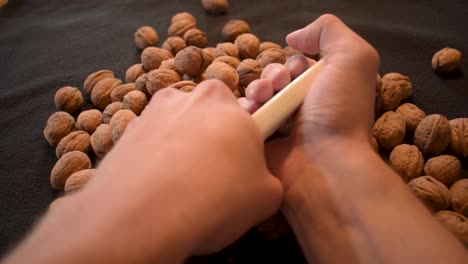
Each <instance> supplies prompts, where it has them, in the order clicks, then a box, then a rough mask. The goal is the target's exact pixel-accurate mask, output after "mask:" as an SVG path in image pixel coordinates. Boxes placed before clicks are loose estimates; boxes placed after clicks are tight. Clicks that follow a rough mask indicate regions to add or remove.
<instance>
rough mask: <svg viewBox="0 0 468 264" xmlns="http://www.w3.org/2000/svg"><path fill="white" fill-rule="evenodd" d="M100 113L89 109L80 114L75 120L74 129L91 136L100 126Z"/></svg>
mask: <svg viewBox="0 0 468 264" xmlns="http://www.w3.org/2000/svg"><path fill="white" fill-rule="evenodd" d="M102 121H103V118H102V113H101V111H99V110H96V109H91V110H86V111H83V112H81V113H80V115H79V116H78V119H77V120H76V128H77V129H78V130H84V131H86V132H88V133H89V134H92V133H93V132H94V131H95V130H96V128H97V127H98V126H100V125H101V124H102Z"/></svg>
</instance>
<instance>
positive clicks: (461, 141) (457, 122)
mask: <svg viewBox="0 0 468 264" xmlns="http://www.w3.org/2000/svg"><path fill="white" fill-rule="evenodd" d="M449 123H450V127H451V137H450V144H449V146H450V149H451V150H452V151H453V152H455V153H456V154H457V155H460V156H461V157H464V158H466V157H468V118H456V119H452V120H450V122H449Z"/></svg>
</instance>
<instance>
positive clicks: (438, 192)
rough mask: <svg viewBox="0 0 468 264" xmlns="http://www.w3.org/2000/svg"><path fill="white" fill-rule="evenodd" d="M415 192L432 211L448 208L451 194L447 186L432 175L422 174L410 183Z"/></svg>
mask: <svg viewBox="0 0 468 264" xmlns="http://www.w3.org/2000/svg"><path fill="white" fill-rule="evenodd" d="M408 186H409V187H410V188H411V190H412V191H413V193H414V194H415V195H416V196H417V197H418V198H419V199H420V200H421V201H422V202H423V203H424V204H425V205H426V206H427V207H428V208H429V209H431V210H432V211H439V210H444V209H447V207H448V206H449V203H450V195H449V190H448V189H447V187H446V186H445V185H444V184H442V183H441V182H439V181H437V180H436V179H434V178H433V177H431V176H422V177H419V178H416V179H413V180H411V181H410V182H409V183H408Z"/></svg>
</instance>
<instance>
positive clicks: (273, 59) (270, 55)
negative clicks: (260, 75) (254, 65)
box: [257, 48, 286, 68]
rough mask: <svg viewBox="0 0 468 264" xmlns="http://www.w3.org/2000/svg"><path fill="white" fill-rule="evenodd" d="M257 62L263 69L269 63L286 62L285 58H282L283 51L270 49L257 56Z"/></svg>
mask: <svg viewBox="0 0 468 264" xmlns="http://www.w3.org/2000/svg"><path fill="white" fill-rule="evenodd" d="M257 61H258V63H260V65H261V66H262V67H263V68H265V67H266V66H267V65H268V64H270V63H281V64H284V63H285V62H286V56H284V53H283V50H281V49H276V48H271V49H268V50H266V51H264V52H262V53H260V54H259V55H258V56H257Z"/></svg>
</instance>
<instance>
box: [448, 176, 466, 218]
mask: <svg viewBox="0 0 468 264" xmlns="http://www.w3.org/2000/svg"><path fill="white" fill-rule="evenodd" d="M450 203H451V204H452V208H453V210H454V211H455V212H457V213H460V214H462V215H464V216H465V217H468V179H461V180H458V181H456V182H455V183H454V184H453V185H452V187H450Z"/></svg>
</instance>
